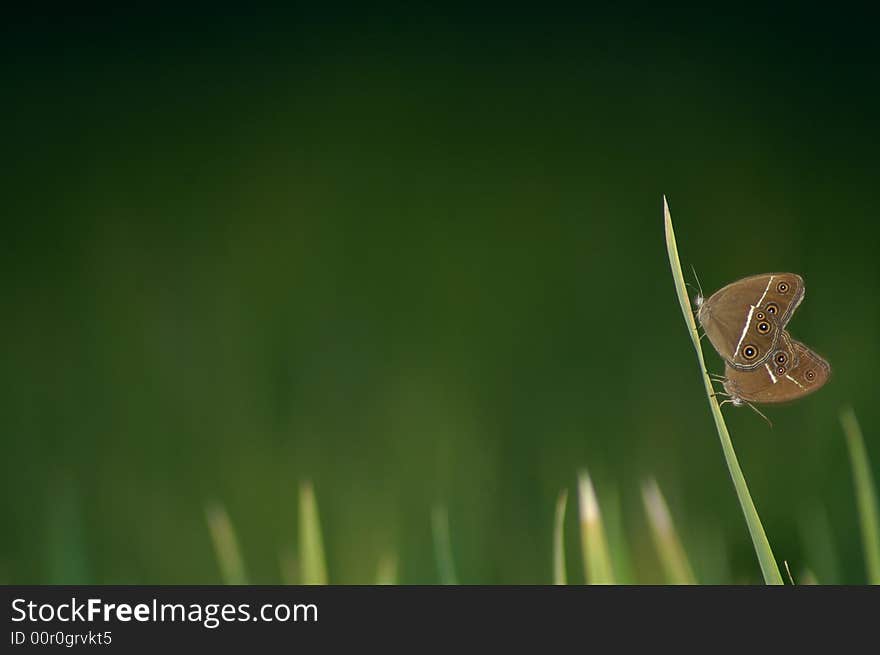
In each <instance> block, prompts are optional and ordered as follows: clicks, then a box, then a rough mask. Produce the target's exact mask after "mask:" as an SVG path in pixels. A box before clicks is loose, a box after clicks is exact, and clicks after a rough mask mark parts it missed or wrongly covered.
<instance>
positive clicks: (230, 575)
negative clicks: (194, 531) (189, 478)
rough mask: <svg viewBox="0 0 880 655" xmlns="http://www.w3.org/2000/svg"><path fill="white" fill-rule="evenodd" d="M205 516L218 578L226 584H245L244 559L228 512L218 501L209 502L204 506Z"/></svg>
mask: <svg viewBox="0 0 880 655" xmlns="http://www.w3.org/2000/svg"><path fill="white" fill-rule="evenodd" d="M205 516H206V517H207V519H208V530H209V531H210V533H211V541H213V542H214V552H215V554H216V555H217V564H218V566H219V567H220V579H221V580H223V584H227V585H246V584H247V583H248V580H247V574H246V573H245V570H244V560H243V559H242V557H241V549H240V548H239V547H238V538H237V537H236V536H235V529H234V528H233V527H232V521H230V520H229V514H227V513H226V509H225V508H224V507H223V505H221V504H220V503H211V504H209V505H208V506H207V507H206V508H205Z"/></svg>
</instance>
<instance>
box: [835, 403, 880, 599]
mask: <svg viewBox="0 0 880 655" xmlns="http://www.w3.org/2000/svg"><path fill="white" fill-rule="evenodd" d="M840 422H841V424H842V425H843V431H844V433H845V434H846V443H847V446H848V447H849V458H850V463H851V464H852V470H853V484H854V485H855V490H856V503H857V504H858V508H859V522H860V523H861V528H862V544H863V547H864V550H865V569H866V570H867V573H868V584H872V585H880V518H878V515H880V511H878V509H877V490H876V488H875V487H874V480H873V478H872V476H871V464H870V461H869V460H868V451H867V450H866V449H865V440H864V438H863V437H862V429H861V428H860V427H859V422H858V420H857V419H856V414H855V412H854V411H853V410H852V409H850V408H847V409H845V410H844V411H843V412H841V414H840Z"/></svg>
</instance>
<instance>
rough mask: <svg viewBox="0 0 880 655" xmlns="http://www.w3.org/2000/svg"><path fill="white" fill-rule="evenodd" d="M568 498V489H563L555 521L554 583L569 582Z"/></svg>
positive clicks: (557, 503) (557, 501) (558, 501)
mask: <svg viewBox="0 0 880 655" xmlns="http://www.w3.org/2000/svg"><path fill="white" fill-rule="evenodd" d="M567 500H568V491H567V490H563V491H562V492H560V494H559V498H558V499H557V500H556V515H555V519H554V521H553V584H555V585H564V584H568V578H567V577H566V574H565V541H564V536H565V535H564V527H565V504H566V501H567Z"/></svg>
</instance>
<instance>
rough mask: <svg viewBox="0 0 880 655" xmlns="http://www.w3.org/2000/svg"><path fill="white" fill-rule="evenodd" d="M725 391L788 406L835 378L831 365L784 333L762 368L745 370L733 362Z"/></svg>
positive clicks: (729, 368) (756, 401)
mask: <svg viewBox="0 0 880 655" xmlns="http://www.w3.org/2000/svg"><path fill="white" fill-rule="evenodd" d="M724 374H725V377H726V378H727V379H726V381H725V382H724V390H725V391H726V392H727V393H729V394H730V395H731V397H733V398H739V399H741V400H746V401H748V402H753V403H784V402H788V401H790V400H796V399H798V398H801V397H803V396H806V395H808V394H811V393H813V392H814V391H816V390H818V389H820V388H821V387H822V386H823V385H824V384H825V383H826V382H828V379H829V377H830V376H831V365H830V364H829V363H828V362H827V361H825V360H824V359H823V358H822V357H821V356H819V355H817V354H816V353H815V352H813V351H812V350H810V349H809V348H808V347H807V346H805V345H804V344H802V343H801V342H799V341H795V340H794V339H792V338H791V337H789V336H788V333H787V332H783V333H782V335H781V339H780V344H779V347H778V348H777V349H776V350H775V351H774V352H773V353H772V356H771V357H770V358H768V360H767V361H766V362H764V363H763V365H762V366H761V367H760V368H757V369H755V370H752V371H742V370H739V369H737V368H734V367H733V366H731V365H730V364H729V363H728V364H727V366H726V368H725V372H724Z"/></svg>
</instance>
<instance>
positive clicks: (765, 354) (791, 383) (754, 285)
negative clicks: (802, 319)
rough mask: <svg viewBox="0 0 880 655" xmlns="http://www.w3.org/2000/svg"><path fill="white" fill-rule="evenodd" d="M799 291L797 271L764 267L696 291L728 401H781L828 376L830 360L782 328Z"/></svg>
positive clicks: (800, 297)
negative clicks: (704, 294) (706, 293)
mask: <svg viewBox="0 0 880 655" xmlns="http://www.w3.org/2000/svg"><path fill="white" fill-rule="evenodd" d="M804 291H805V289H804V281H803V279H802V278H801V277H800V276H799V275H796V274H794V273H766V274H763V275H753V276H751V277H747V278H743V279H742V280H738V281H736V282H733V283H731V284H728V285H727V286H726V287H724V288H723V289H721V290H719V291H716V292H715V293H713V294H712V295H711V296H710V297H709V298H708V299H706V300H705V301H703V300H702V298H701V297H699V296H698V297H697V303H696V304H697V319H698V320H699V321H700V324H701V325H702V326H703V329H704V330H705V332H706V336H708V337H709V341H711V342H712V346H713V347H714V348H715V350H717V351H718V354H720V355H721V356H722V357H723V358H724V361H725V369H724V377H723V378H722V381H723V383H724V390H725V392H726V394H727V395H728V397H729V401H727V402H731V403H732V404H734V405H742V404H743V403H753V402H754V403H781V402H786V401H789V400H795V399H797V398H800V397H802V396H806V395H807V394H810V393H812V392H814V391H816V390H817V389H819V388H820V387H822V386H823V385H824V384H825V383H826V382H827V381H828V378H829V377H830V375H831V365H830V364H829V363H828V362H827V361H825V360H824V359H823V358H822V357H820V356H819V355H817V354H816V353H815V352H813V351H812V350H810V349H809V348H807V346H805V345H804V344H802V343H800V342H799V341H795V340H794V339H792V338H791V337H790V336H789V334H788V332H786V330H785V327H786V325H788V322H789V321H790V320H791V317H792V315H793V314H794V312H795V310H796V309H797V308H798V305H800V303H801V301H803V299H804ZM759 413H760V412H759Z"/></svg>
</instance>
